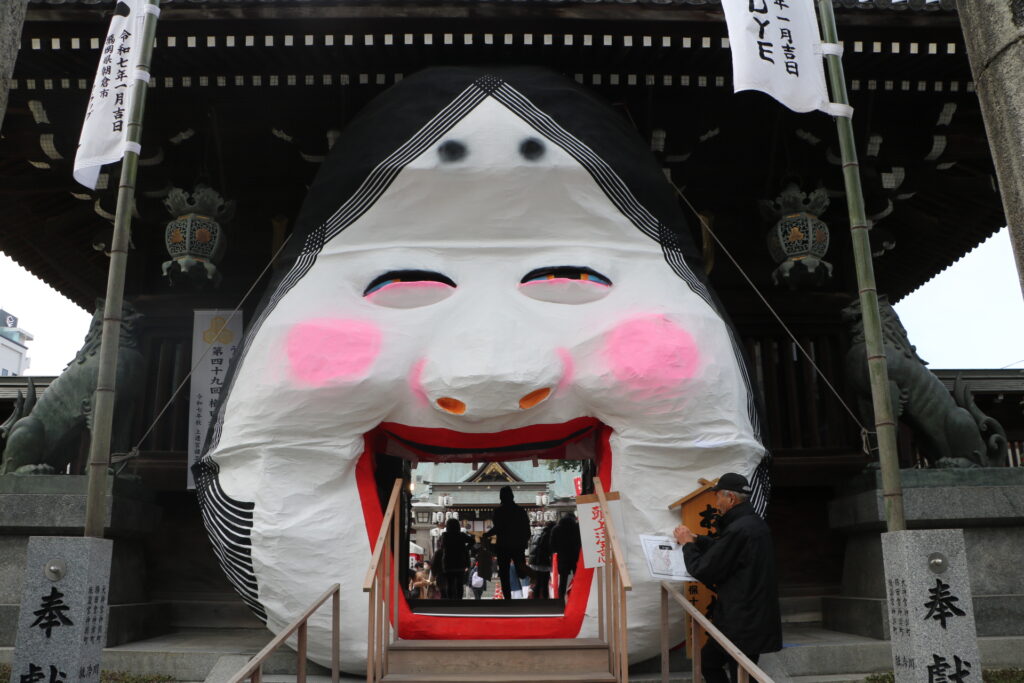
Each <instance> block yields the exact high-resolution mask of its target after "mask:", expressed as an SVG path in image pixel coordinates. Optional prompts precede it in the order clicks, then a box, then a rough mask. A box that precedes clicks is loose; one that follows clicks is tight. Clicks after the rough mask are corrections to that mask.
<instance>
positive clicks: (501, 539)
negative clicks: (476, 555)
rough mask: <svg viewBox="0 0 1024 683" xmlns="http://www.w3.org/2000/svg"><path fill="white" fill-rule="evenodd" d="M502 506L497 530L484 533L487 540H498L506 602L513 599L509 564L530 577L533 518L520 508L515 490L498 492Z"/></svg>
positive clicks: (497, 510) (504, 488) (496, 510)
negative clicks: (528, 558) (528, 562)
mask: <svg viewBox="0 0 1024 683" xmlns="http://www.w3.org/2000/svg"><path fill="white" fill-rule="evenodd" d="M498 497H499V498H500V499H501V505H499V506H498V507H496V508H494V526H492V527H491V528H490V529H488V530H487V531H485V532H484V537H485V538H489V537H491V536H495V537H496V539H495V540H496V544H495V555H497V557H498V579H499V580H500V581H501V593H502V596H503V597H504V598H505V599H506V600H511V599H512V582H511V580H510V577H509V564H510V563H512V562H515V564H516V573H517V574H518V575H519V576H520V577H522V576H526V575H527V573H528V570H527V568H526V546H528V545H529V544H530V518H529V516H528V515H527V514H526V510H524V509H523V508H521V507H520V506H518V505H516V502H515V495H514V494H513V493H512V487H511V486H502V487H501V490H500V491H498Z"/></svg>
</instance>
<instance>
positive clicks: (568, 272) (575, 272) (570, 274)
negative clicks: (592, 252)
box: [519, 266, 612, 285]
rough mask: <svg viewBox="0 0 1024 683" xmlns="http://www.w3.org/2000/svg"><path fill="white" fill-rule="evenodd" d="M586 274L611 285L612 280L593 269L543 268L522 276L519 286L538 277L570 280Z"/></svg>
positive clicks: (579, 267) (570, 267)
mask: <svg viewBox="0 0 1024 683" xmlns="http://www.w3.org/2000/svg"><path fill="white" fill-rule="evenodd" d="M582 273H586V274H587V275H592V276H594V277H596V278H598V279H599V280H603V281H604V282H607V283H608V284H609V285H611V284H612V279H611V278H610V277H608V276H607V275H602V274H601V273H599V272H597V271H596V270H594V269H593V268H587V267H586V266H545V267H544V268H534V269H533V270H531V271H530V272H529V273H527V274H526V275H524V276H523V279H522V280H520V281H519V284H525V283H527V282H529V281H530V280H536V279H537V278H540V277H545V276H551V277H555V278H567V279H570V280H579V279H582V278H580V277H578V276H579V275H580V274H582Z"/></svg>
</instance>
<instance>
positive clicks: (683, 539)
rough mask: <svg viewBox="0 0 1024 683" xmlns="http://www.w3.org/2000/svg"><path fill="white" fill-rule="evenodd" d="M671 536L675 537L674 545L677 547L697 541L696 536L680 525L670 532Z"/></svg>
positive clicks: (683, 525)
mask: <svg viewBox="0 0 1024 683" xmlns="http://www.w3.org/2000/svg"><path fill="white" fill-rule="evenodd" d="M672 535H673V536H675V537H676V543H678V544H679V545H686V544H687V543H693V542H694V541H696V540H697V536H696V534H694V533H693V532H692V531H690V529H689V528H688V527H687V526H686V525H685V524H680V525H679V526H677V527H676V528H675V529H673V530H672Z"/></svg>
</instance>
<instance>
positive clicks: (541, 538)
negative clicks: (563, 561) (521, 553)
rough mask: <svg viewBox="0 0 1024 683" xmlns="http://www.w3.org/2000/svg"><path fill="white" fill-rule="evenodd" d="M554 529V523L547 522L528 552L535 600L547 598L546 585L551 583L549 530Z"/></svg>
mask: <svg viewBox="0 0 1024 683" xmlns="http://www.w3.org/2000/svg"><path fill="white" fill-rule="evenodd" d="M554 528H555V523H554V522H548V523H547V524H545V525H544V529H543V530H542V531H541V532H540V534H538V535H537V537H536V539H534V542H533V549H532V550H531V551H530V569H532V570H533V573H534V580H533V595H532V596H531V597H532V598H533V599H535V600H546V599H547V598H548V597H550V596H549V595H548V593H549V591H548V584H549V583H551V530H552V529H554Z"/></svg>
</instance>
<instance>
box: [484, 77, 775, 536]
mask: <svg viewBox="0 0 1024 683" xmlns="http://www.w3.org/2000/svg"><path fill="white" fill-rule="evenodd" d="M492 96H493V97H494V98H495V99H497V100H498V101H499V102H501V103H502V104H504V105H505V106H506V107H508V108H509V109H510V110H512V111H513V112H515V113H516V114H517V115H518V116H519V117H520V118H522V119H523V120H524V121H526V122H527V123H529V124H530V125H531V126H533V127H534V128H535V129H536V130H537V131H538V132H540V133H542V134H543V135H544V136H545V137H547V138H548V139H550V140H552V141H553V142H554V143H555V144H557V145H558V146H559V147H561V148H562V149H564V150H565V151H566V152H567V153H568V154H569V155H571V156H572V157H573V158H574V159H576V161H577V162H579V164H580V165H581V166H583V167H584V168H586V169H587V171H589V172H590V175H591V176H592V177H593V178H594V180H595V181H596V182H597V184H598V185H599V186H600V187H601V189H602V190H604V193H605V195H607V197H608V199H609V200H611V202H612V203H613V204H615V206H616V207H617V208H618V209H619V211H621V212H622V213H623V215H624V216H626V217H627V218H628V219H629V220H630V222H632V223H633V225H635V226H636V227H637V228H638V229H639V230H640V232H642V233H644V234H645V235H647V236H648V237H650V238H651V239H653V240H655V241H657V242H658V243H659V244H660V245H661V248H662V253H663V254H664V256H665V261H666V262H667V263H668V265H669V267H670V268H672V271H673V272H674V273H675V274H676V275H678V276H679V277H680V278H682V279H683V281H685V282H686V284H687V285H688V286H689V288H690V290H691V291H693V293H694V294H696V295H697V296H699V297H700V298H701V299H703V300H704V302H705V303H707V305H708V306H710V307H711V309H712V310H714V311H717V312H718V313H719V315H721V312H720V311H718V307H717V306H716V305H715V300H714V298H713V297H712V296H711V293H710V292H709V291H708V288H707V286H706V285H705V284H704V282H703V281H701V279H700V278H699V277H697V275H696V274H695V273H694V272H693V270H691V269H690V266H689V265H688V264H687V263H686V259H685V258H684V257H683V252H682V249H681V248H680V245H679V244H678V240H679V238H678V236H677V235H676V234H675V233H674V232H673V231H672V230H670V229H669V228H668V227H667V226H665V225H664V224H663V223H661V221H659V220H658V219H657V218H656V217H655V216H654V215H652V214H651V213H650V211H648V210H647V209H646V207H644V206H643V205H642V204H641V203H640V202H639V201H638V200H637V198H636V197H635V196H634V195H633V193H632V192H631V191H630V190H629V188H628V187H627V186H626V183H625V182H624V181H623V180H622V179H621V178H620V177H619V176H618V174H617V173H615V171H614V170H612V168H611V167H610V166H609V165H608V163H607V162H606V161H605V160H604V159H602V158H601V157H599V156H598V155H597V154H595V153H594V152H593V150H591V149H590V148H589V147H587V146H586V145H585V144H584V143H583V142H581V141H580V140H579V139H578V138H577V137H576V136H574V135H573V134H572V133H570V132H569V131H567V130H565V129H564V128H562V126H560V125H559V124H558V123H557V122H555V121H554V120H553V119H552V118H551V117H550V116H548V115H547V114H546V113H544V112H543V111H541V110H540V109H538V108H537V107H536V106H535V105H534V104H533V103H532V102H531V101H530V100H528V99H527V98H526V97H525V96H523V95H522V94H521V93H519V92H518V91H517V90H515V88H513V87H511V86H510V85H508V84H507V83H506V84H502V85H501V87H498V88H495V89H494V92H493V93H492ZM728 332H729V340H730V342H731V343H732V348H733V353H734V354H735V356H736V363H737V365H738V366H739V368H740V373H741V375H742V377H743V384H744V387H745V388H746V392H747V417H748V418H749V419H750V425H751V428H752V429H753V431H754V436H755V437H756V438H757V440H758V441H761V421H760V416H759V414H758V409H757V402H756V399H755V397H754V391H753V387H752V386H751V383H750V376H749V374H748V372H747V365H746V363H745V362H744V360H743V354H742V353H741V352H740V347H739V345H738V344H737V342H736V338H735V335H734V334H733V331H732V329H731V328H729V330H728ZM770 460H771V456H770V454H768V452H767V451H766V452H765V456H764V458H763V459H762V461H761V463H760V464H759V465H758V467H757V471H756V473H755V476H754V481H753V482H751V486H752V488H753V492H752V494H751V501H752V503H753V505H754V509H755V510H757V513H758V514H759V515H761V516H762V517H763V516H764V513H765V509H766V508H767V505H768V494H769V489H770V482H769V477H768V465H769V462H770Z"/></svg>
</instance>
